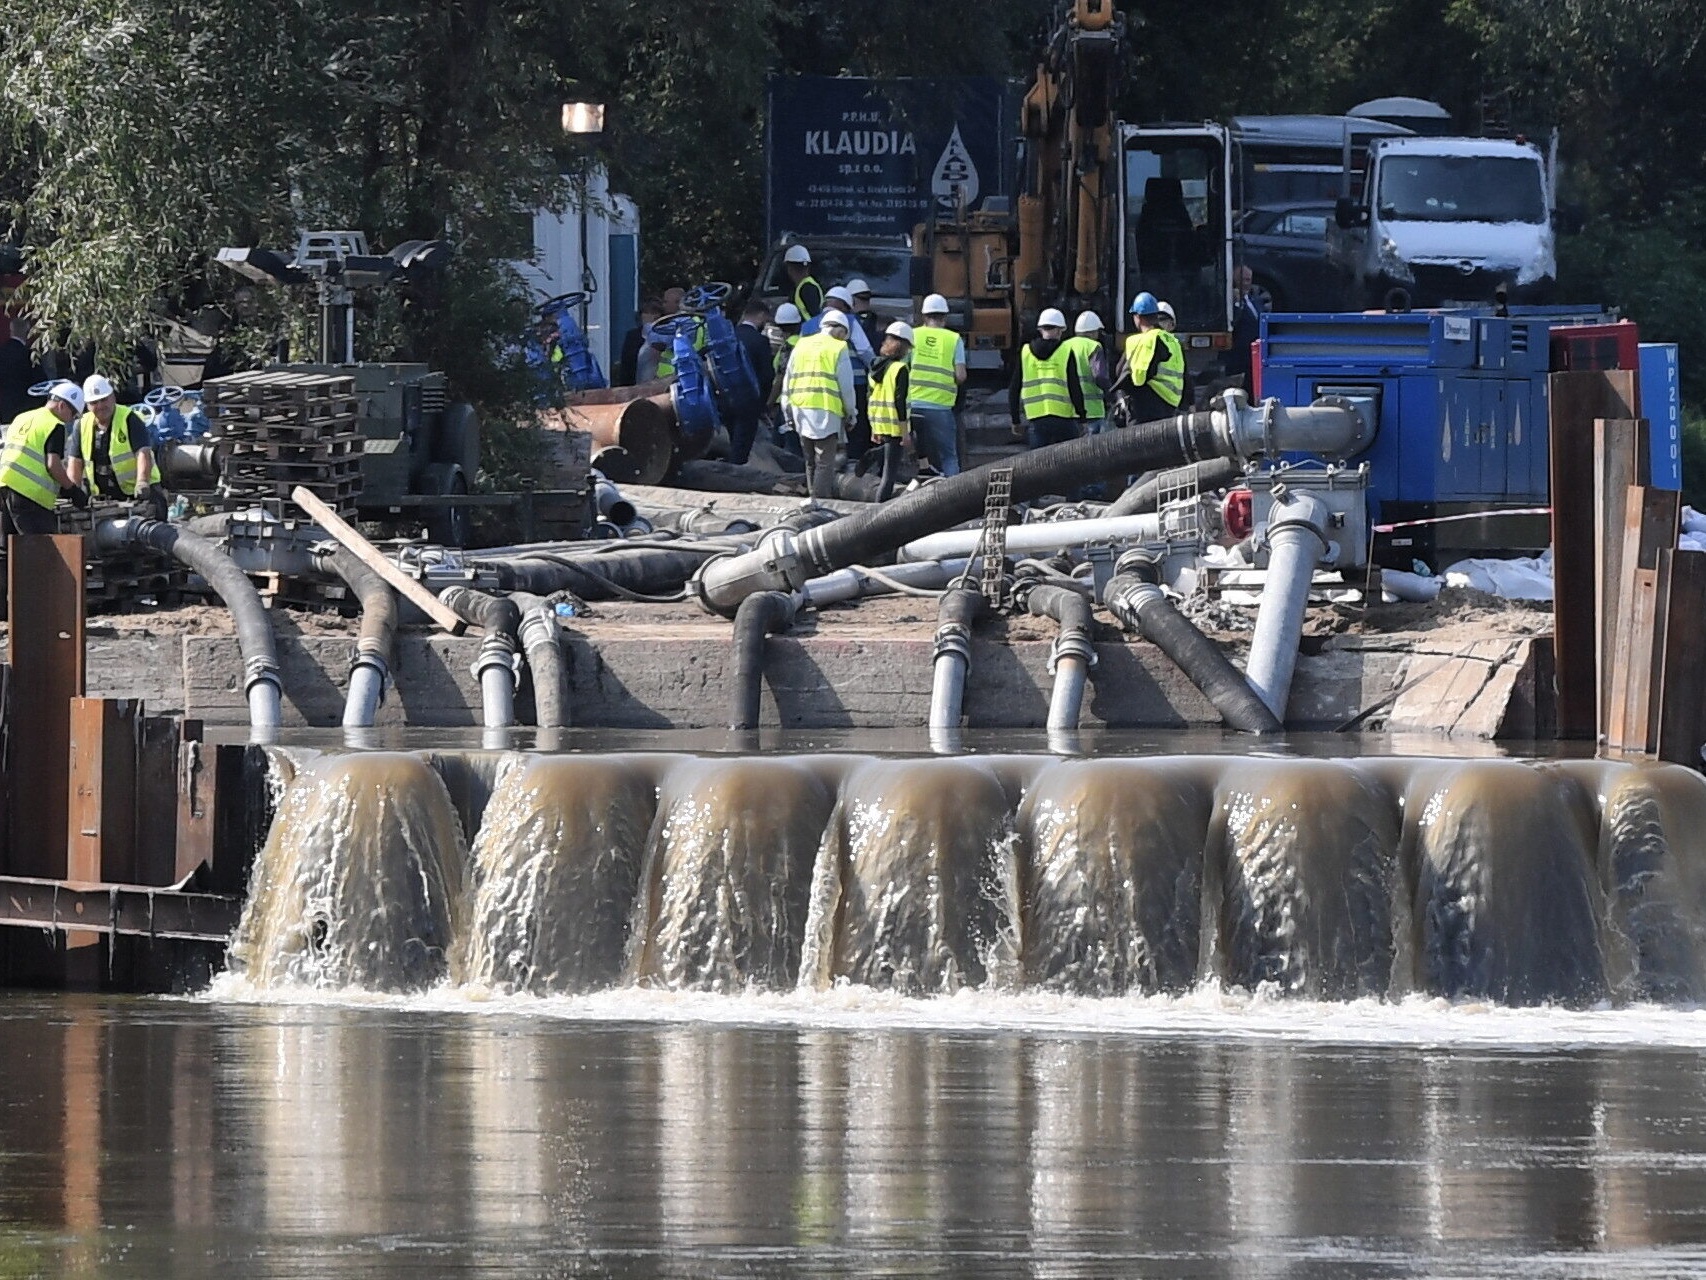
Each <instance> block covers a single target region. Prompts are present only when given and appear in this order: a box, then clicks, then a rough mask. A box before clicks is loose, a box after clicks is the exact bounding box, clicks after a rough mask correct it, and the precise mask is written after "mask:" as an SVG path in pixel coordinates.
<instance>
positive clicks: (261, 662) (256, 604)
mask: <svg viewBox="0 0 1706 1280" xmlns="http://www.w3.org/2000/svg"><path fill="white" fill-rule="evenodd" d="M127 543H135V544H139V545H142V546H146V547H152V548H153V549H154V550H156V551H158V552H160V553H161V554H163V555H168V556H171V557H173V558H174V559H175V560H177V561H178V563H180V564H182V565H184V566H186V567H187V568H189V569H192V570H194V571H195V572H196V573H199V574H200V575H201V576H202V578H203V580H205V581H206V583H207V585H208V586H210V587H212V588H213V590H214V592H215V593H216V594H217V595H218V596H219V598H220V599H221V600H223V601H225V607H226V608H227V609H229V610H230V611H231V621H232V624H233V625H234V626H235V627H236V629H237V648H238V649H239V650H240V651H241V652H242V654H243V693H244V696H245V697H246V698H247V699H248V701H249V727H250V728H251V729H255V730H259V731H261V732H262V733H264V734H271V733H273V732H275V731H276V730H277V729H278V727H279V724H280V723H281V722H282V720H283V708H282V707H281V705H280V693H281V690H282V687H283V686H282V682H281V681H280V680H279V674H278V672H279V666H278V645H277V643H276V642H275V641H274V639H273V633H272V619H271V618H270V617H268V615H267V610H266V606H265V605H264V604H262V603H261V597H260V595H259V593H258V592H256V590H255V588H254V584H252V583H251V582H250V581H249V579H248V576H247V575H245V574H244V572H243V571H242V570H241V569H239V568H238V567H237V566H236V565H234V564H232V563H231V560H230V557H228V556H227V555H225V553H224V552H222V551H221V550H220V549H219V548H218V547H216V546H214V545H213V543H211V542H209V541H208V540H207V539H206V538H203V537H199V536H198V535H196V534H193V533H191V532H190V531H189V530H187V529H181V528H178V527H177V526H175V525H169V524H161V523H160V522H159V521H157V520H148V519H144V518H143V517H140V516H133V517H131V518H130V519H128V520H107V521H103V522H102V523H101V524H99V525H97V526H96V528H95V544H96V545H97V546H98V547H101V548H102V549H103V550H116V549H118V548H119V547H122V546H124V545H126V544H127Z"/></svg>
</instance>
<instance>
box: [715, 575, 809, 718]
mask: <svg viewBox="0 0 1706 1280" xmlns="http://www.w3.org/2000/svg"><path fill="white" fill-rule="evenodd" d="M798 608H799V604H798V601H797V600H796V599H795V598H794V597H793V596H791V595H789V594H788V593H787V592H785V591H760V592H759V593H758V594H757V595H755V596H748V597H747V598H746V599H745V600H742V601H741V602H740V608H738V609H736V610H735V635H734V659H735V660H734V683H733V685H732V687H731V689H730V696H729V728H731V729H756V728H758V721H759V717H760V713H761V711H762V702H763V697H764V641H765V639H766V638H767V637H769V636H773V635H777V634H779V633H781V632H783V631H786V630H787V629H788V628H789V627H791V626H793V625H794V614H795V612H796V611H797V609H798Z"/></svg>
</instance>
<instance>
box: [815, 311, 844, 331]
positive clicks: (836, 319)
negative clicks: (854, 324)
mask: <svg viewBox="0 0 1706 1280" xmlns="http://www.w3.org/2000/svg"><path fill="white" fill-rule="evenodd" d="M817 324H818V328H820V329H827V328H829V326H830V325H834V326H835V327H836V328H837V329H840V330H841V331H842V332H843V333H845V332H847V316H846V314H845V313H844V312H840V311H835V310H833V309H831V308H829V307H825V308H824V309H823V313H822V314H821V315H819V316H818V318H817Z"/></svg>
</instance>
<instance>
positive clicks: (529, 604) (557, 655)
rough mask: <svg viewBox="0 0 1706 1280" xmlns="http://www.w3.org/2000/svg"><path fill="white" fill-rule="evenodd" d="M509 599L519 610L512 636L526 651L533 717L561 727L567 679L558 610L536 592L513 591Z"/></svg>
mask: <svg viewBox="0 0 1706 1280" xmlns="http://www.w3.org/2000/svg"><path fill="white" fill-rule="evenodd" d="M510 600H511V601H512V602H513V603H514V605H515V607H516V608H517V609H518V610H520V612H521V621H520V622H519V623H518V624H517V625H516V630H515V638H516V640H517V641H518V642H519V643H520V645H521V649H522V652H523V653H525V654H526V655H527V673H528V675H530V676H532V677H533V718H534V720H535V721H536V722H537V724H538V726H539V727H540V728H541V729H561V728H564V727H565V726H567V725H568V724H569V722H570V717H569V682H568V677H567V673H566V672H564V670H563V643H562V642H563V633H562V631H561V630H560V629H559V628H558V626H557V611H556V610H555V609H553V608H552V607H551V606H550V605H548V604H546V603H545V601H544V600H542V599H540V598H539V597H538V596H533V595H527V594H525V593H524V592H520V591H517V592H513V593H511V595H510Z"/></svg>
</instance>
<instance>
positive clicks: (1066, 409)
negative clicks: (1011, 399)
mask: <svg viewBox="0 0 1706 1280" xmlns="http://www.w3.org/2000/svg"><path fill="white" fill-rule="evenodd" d="M1071 360H1072V351H1071V350H1070V349H1069V348H1068V347H1067V345H1066V344H1065V343H1064V342H1063V343H1061V344H1060V345H1059V346H1058V347H1056V348H1055V349H1054V354H1053V355H1051V356H1050V357H1049V358H1048V359H1046V360H1043V359H1040V358H1039V357H1038V356H1037V353H1036V352H1034V351H1032V350H1031V344H1030V343H1028V342H1027V343H1026V344H1025V345H1024V346H1023V347H1021V348H1020V349H1019V369H1020V380H1019V407H1020V408H1022V409H1023V410H1024V412H1025V420H1026V421H1027V422H1029V421H1030V420H1031V419H1033V418H1076V417H1077V416H1078V410H1076V409H1074V408H1073V407H1072V392H1071V391H1070V390H1068V388H1067V384H1066V367H1067V365H1068V364H1069V363H1070V362H1071Z"/></svg>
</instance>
